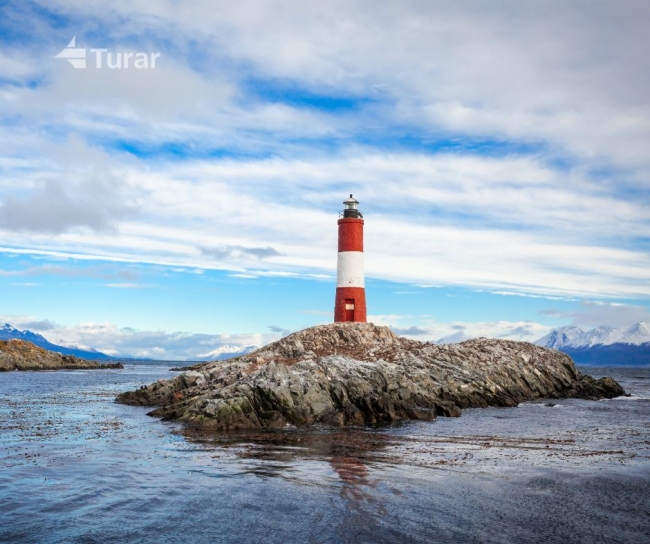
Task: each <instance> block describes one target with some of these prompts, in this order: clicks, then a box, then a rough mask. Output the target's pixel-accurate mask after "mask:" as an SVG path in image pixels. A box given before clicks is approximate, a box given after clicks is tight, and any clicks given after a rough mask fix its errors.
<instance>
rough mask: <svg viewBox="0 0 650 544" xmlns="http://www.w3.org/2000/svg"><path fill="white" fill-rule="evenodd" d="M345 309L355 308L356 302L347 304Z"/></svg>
mask: <svg viewBox="0 0 650 544" xmlns="http://www.w3.org/2000/svg"><path fill="white" fill-rule="evenodd" d="M345 309H346V310H354V304H346V305H345Z"/></svg>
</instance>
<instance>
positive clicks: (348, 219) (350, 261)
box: [334, 195, 366, 323]
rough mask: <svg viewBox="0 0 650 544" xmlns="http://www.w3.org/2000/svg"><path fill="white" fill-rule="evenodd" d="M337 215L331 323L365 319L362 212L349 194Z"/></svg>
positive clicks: (364, 320) (363, 320)
mask: <svg viewBox="0 0 650 544" xmlns="http://www.w3.org/2000/svg"><path fill="white" fill-rule="evenodd" d="M343 204H344V206H345V207H344V209H343V211H342V212H341V213H340V214H339V222H338V224H339V254H338V260H337V263H336V300H335V303H334V322H336V323H338V322H341V321H357V322H362V323H365V322H366V288H365V284H364V279H363V215H362V214H361V212H360V211H359V202H357V201H356V200H355V199H354V198H353V196H352V195H350V198H348V199H347V200H344V201H343Z"/></svg>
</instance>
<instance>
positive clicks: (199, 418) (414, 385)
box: [116, 323, 625, 430]
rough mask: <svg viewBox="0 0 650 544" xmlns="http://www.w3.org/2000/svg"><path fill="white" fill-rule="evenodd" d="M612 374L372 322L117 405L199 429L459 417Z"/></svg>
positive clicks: (592, 386) (313, 336)
mask: <svg viewBox="0 0 650 544" xmlns="http://www.w3.org/2000/svg"><path fill="white" fill-rule="evenodd" d="M623 394H625V392H624V391H623V388H622V387H621V386H620V385H619V384H618V383H617V382H616V381H615V380H613V379H612V378H602V379H599V380H595V379H593V378H591V377H590V376H586V375H583V374H581V373H580V372H579V371H578V370H577V369H576V367H575V365H574V363H573V361H572V360H571V358H570V357H568V356H567V355H565V354H563V353H560V352H558V351H555V350H551V349H547V348H542V347H539V346H534V345H532V344H529V343H527V342H514V341H509V340H493V339H485V338H480V339H476V340H469V341H466V342H462V343H460V344H448V345H436V344H430V343H425V342H418V341H415V340H410V339H407V338H403V337H400V336H397V335H396V334H394V333H393V332H392V331H391V330H390V329H389V328H388V327H379V326H375V325H373V324H372V323H334V324H330V325H321V326H317V327H312V328H309V329H304V330H302V331H300V332H297V333H294V334H292V335H290V336H287V337H286V338H283V339H281V340H279V341H277V342H274V343H272V344H269V345H267V346H265V347H263V348H261V349H259V350H257V351H255V352H252V353H249V354H247V355H244V356H241V357H237V358H234V359H230V360H227V361H214V362H208V363H201V364H198V365H195V366H193V367H187V369H186V370H185V372H183V373H182V374H180V375H178V376H176V377H174V378H172V379H169V380H159V381H157V382H155V383H153V384H151V385H148V386H143V387H142V388H141V389H139V390H136V391H130V392H126V393H122V394H120V395H118V396H117V398H116V401H117V402H119V403H124V404H131V405H141V406H154V407H156V408H155V409H154V410H153V411H152V412H150V415H152V416H157V417H162V418H165V419H168V420H181V421H184V422H186V423H188V424H189V425H190V426H191V427H194V428H197V429H203V430H230V429H254V428H269V427H284V426H286V425H296V426H307V425H313V424H324V425H336V426H343V425H360V424H369V423H379V422H388V421H396V420H401V419H414V420H427V421H429V420H433V419H435V418H436V416H459V415H460V413H461V410H462V409H464V408H470V407H488V406H497V407H498V406H503V407H507V406H516V405H518V404H519V403H521V402H523V401H528V400H534V399H540V398H550V399H557V398H582V399H593V400H597V399H602V398H614V397H617V396H620V395H623Z"/></svg>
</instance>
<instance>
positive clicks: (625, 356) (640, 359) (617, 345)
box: [535, 321, 650, 366]
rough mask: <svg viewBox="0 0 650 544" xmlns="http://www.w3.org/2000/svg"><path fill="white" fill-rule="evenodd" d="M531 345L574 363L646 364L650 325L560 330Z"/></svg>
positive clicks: (648, 352)
mask: <svg viewBox="0 0 650 544" xmlns="http://www.w3.org/2000/svg"><path fill="white" fill-rule="evenodd" d="M535 344H537V345H538V346H544V347H547V348H553V349H557V350H559V351H562V352H564V353H566V354H568V355H570V356H571V357H572V358H573V360H574V361H575V362H576V363H578V364H591V365H616V366H624V365H643V364H650V323H648V322H646V321H640V322H639V323H635V324H634V325H631V326H629V327H625V328H622V329H614V328H612V327H596V328H595V329H591V330H588V331H583V330H582V329H580V328H578V327H561V328H559V329H555V330H553V331H551V332H550V333H549V334H547V335H546V336H544V337H542V338H540V339H539V340H537V342H535Z"/></svg>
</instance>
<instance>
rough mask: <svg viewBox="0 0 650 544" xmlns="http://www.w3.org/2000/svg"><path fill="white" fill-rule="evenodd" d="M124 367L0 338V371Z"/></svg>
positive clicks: (120, 364)
mask: <svg viewBox="0 0 650 544" xmlns="http://www.w3.org/2000/svg"><path fill="white" fill-rule="evenodd" d="M82 368H83V369H87V368H124V367H123V366H122V363H104V364H99V363H97V362H95V361H88V360H86V359H80V358H78V357H75V356H74V355H62V354H61V353H57V352H55V351H49V350H47V349H43V348H39V347H38V346H35V345H34V344H32V343H31V342H27V341H25V340H16V339H12V340H0V371H8V370H64V369H82Z"/></svg>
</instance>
